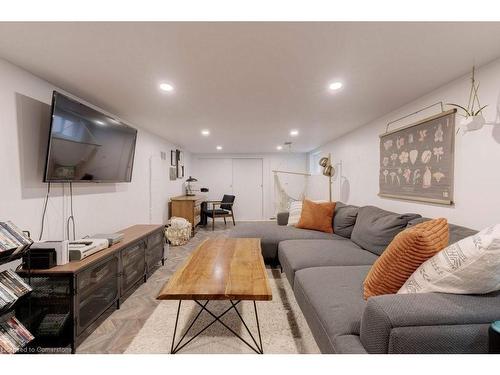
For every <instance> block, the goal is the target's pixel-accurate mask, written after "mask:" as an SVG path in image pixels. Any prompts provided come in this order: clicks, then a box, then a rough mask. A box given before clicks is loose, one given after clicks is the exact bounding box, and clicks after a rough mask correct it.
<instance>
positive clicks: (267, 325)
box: [125, 269, 320, 354]
mask: <svg viewBox="0 0 500 375" xmlns="http://www.w3.org/2000/svg"><path fill="white" fill-rule="evenodd" d="M268 273H269V281H270V284H271V289H272V292H273V300H272V301H258V302H257V311H258V315H259V323H260V331H261V335H262V344H263V349H264V353H272V354H299V353H320V351H319V349H318V346H317V345H316V343H315V341H314V338H313V336H312V334H311V331H310V330H309V327H308V325H307V323H306V321H305V319H304V316H303V315H302V312H301V310H300V308H299V306H298V305H297V302H296V301H295V297H294V295H293V291H292V289H291V287H290V284H289V283H288V281H287V280H286V277H285V274H281V273H280V272H279V270H277V269H268ZM177 307H178V301H161V302H160V304H159V305H158V307H157V308H156V309H155V311H154V312H153V313H152V314H151V316H150V317H149V319H148V320H147V322H146V324H145V325H144V326H143V328H142V329H141V330H140V332H139V333H138V334H137V335H136V337H135V338H134V340H133V341H132V343H131V344H130V345H129V347H128V348H127V350H126V352H125V353H127V354H133V353H147V354H151V353H170V346H171V343H172V335H173V332H174V325H175V317H176V314H177ZM228 307H230V302H229V301H210V302H209V303H208V305H207V308H209V309H210V310H211V311H212V312H214V313H216V314H217V312H218V313H221V312H223V311H224V310H225V309H227V308H228ZM199 309H200V307H199V306H198V305H197V304H196V303H195V302H194V301H182V305H181V312H180V316H179V324H178V326H177V334H176V342H177V341H178V340H179V339H180V337H182V335H183V334H184V332H185V330H186V328H187V327H188V326H189V324H190V323H191V321H192V319H193V318H194V317H195V316H196V314H197V313H198V311H199ZM238 311H239V312H240V314H241V315H242V316H243V319H244V320H245V322H246V324H247V326H248V328H249V329H250V331H251V332H252V335H253V336H254V338H255V340H256V341H257V342H258V334H257V326H256V321H255V314H254V307H253V303H252V301H242V302H241V303H240V304H239V305H238ZM212 320H213V318H212V317H211V316H210V315H209V314H208V313H207V312H203V313H202V314H201V315H200V317H199V318H198V320H197V322H196V323H195V324H194V325H193V327H192V328H191V329H190V331H189V333H188V334H187V335H186V337H185V338H184V340H183V342H186V341H188V340H189V339H190V338H191V337H193V336H194V335H195V334H196V332H198V331H199V330H200V329H201V328H203V327H205V326H206V325H207V323H210V322H211V321H212ZM221 320H223V321H224V323H226V324H227V325H228V326H229V327H231V328H232V329H233V330H234V331H236V332H237V333H238V334H239V335H241V336H242V337H243V338H245V340H247V341H248V342H249V343H251V344H252V346H253V344H254V343H253V341H252V339H251V338H250V336H249V335H248V333H247V331H246V329H245V326H244V325H243V323H242V322H241V320H240V319H239V318H238V316H237V314H236V312H235V311H234V310H232V311H229V312H228V313H227V314H226V315H224V316H223V317H222V318H221ZM178 353H179V354H182V353H186V354H188V353H191V354H195V353H196V354H205V353H207V354H208V353H216V354H229V353H238V354H244V353H249V354H252V353H255V352H254V351H252V350H251V349H250V348H249V347H248V346H247V345H246V344H245V343H244V342H242V341H241V340H240V339H238V338H237V337H236V336H234V335H233V334H232V333H231V332H229V331H228V330H227V329H226V328H225V327H223V326H222V325H221V324H220V323H219V322H215V323H214V324H213V325H212V326H211V327H210V328H208V329H207V330H206V331H205V332H203V333H202V334H201V335H200V336H198V337H196V338H195V339H194V340H193V341H191V342H190V343H189V344H188V345H186V346H185V347H184V348H183V349H181V350H180V351H179V352H178Z"/></svg>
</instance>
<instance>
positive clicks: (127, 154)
mask: <svg viewBox="0 0 500 375" xmlns="http://www.w3.org/2000/svg"><path fill="white" fill-rule="evenodd" d="M136 138H137V130H136V129H134V128H132V127H130V126H128V125H126V124H124V123H123V122H121V121H119V120H116V119H114V118H112V117H110V116H108V115H106V114H104V113H102V112H100V111H98V110H95V109H93V108H90V107H89V106H86V105H84V104H82V103H80V102H78V101H76V100H74V99H72V98H69V97H67V96H65V95H63V94H61V93H59V92H57V91H54V94H53V97H52V117H51V125H50V136H49V145H48V151H47V160H46V165H45V177H44V181H45V182H130V181H131V180H132V166H133V164H134V154H135V142H136Z"/></svg>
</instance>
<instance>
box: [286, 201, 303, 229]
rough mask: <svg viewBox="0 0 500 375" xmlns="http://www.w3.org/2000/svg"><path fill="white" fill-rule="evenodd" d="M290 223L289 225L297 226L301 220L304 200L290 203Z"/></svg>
mask: <svg viewBox="0 0 500 375" xmlns="http://www.w3.org/2000/svg"><path fill="white" fill-rule="evenodd" d="M288 213H289V215H288V224H287V225H289V226H293V227H294V226H295V225H296V224H298V222H299V220H300V215H301V214H302V201H293V202H291V203H290V208H289V209H288Z"/></svg>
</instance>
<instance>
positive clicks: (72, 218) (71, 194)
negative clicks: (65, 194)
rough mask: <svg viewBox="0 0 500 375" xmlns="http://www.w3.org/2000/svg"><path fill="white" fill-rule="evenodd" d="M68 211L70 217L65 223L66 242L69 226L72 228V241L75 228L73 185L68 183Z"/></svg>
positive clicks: (74, 235) (74, 238)
mask: <svg viewBox="0 0 500 375" xmlns="http://www.w3.org/2000/svg"><path fill="white" fill-rule="evenodd" d="M69 207H70V208H69V210H70V215H69V217H68V220H67V221H66V236H67V238H68V240H69V239H70V236H69V234H70V230H69V229H70V225H71V227H72V232H73V240H76V227H75V216H74V212H73V183H72V182H70V183H69Z"/></svg>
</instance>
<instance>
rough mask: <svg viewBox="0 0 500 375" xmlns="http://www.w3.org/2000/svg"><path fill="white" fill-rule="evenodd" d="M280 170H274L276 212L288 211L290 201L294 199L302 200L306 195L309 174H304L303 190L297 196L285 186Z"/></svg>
mask: <svg viewBox="0 0 500 375" xmlns="http://www.w3.org/2000/svg"><path fill="white" fill-rule="evenodd" d="M279 173H280V172H278V171H275V172H274V204H275V213H278V212H283V211H288V208H289V207H290V203H291V202H294V201H302V200H304V198H305V196H306V190H307V182H308V176H307V175H304V176H303V177H304V185H303V188H302V191H301V192H300V193H299V195H297V196H291V195H290V194H288V193H287V192H286V190H285V188H284V187H283V185H282V183H281V181H280V177H279Z"/></svg>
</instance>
